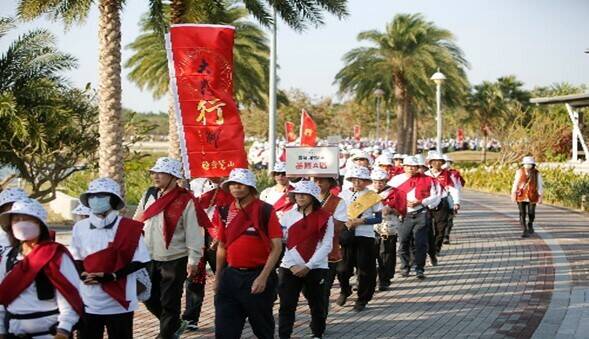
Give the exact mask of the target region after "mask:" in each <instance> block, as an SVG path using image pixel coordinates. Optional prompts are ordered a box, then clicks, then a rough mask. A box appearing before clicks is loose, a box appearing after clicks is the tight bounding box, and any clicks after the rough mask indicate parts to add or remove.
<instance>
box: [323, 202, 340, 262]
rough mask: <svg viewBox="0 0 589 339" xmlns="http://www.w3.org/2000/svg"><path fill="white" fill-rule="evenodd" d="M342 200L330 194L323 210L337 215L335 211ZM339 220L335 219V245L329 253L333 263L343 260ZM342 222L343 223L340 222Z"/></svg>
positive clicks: (333, 244)
mask: <svg viewBox="0 0 589 339" xmlns="http://www.w3.org/2000/svg"><path fill="white" fill-rule="evenodd" d="M341 200H342V198H340V197H338V196H336V195H333V194H330V195H329V197H328V198H327V201H326V202H325V203H324V204H323V207H322V208H323V210H324V211H326V212H327V213H329V215H331V216H333V213H335V210H336V209H337V206H338V205H339V202H340V201H341ZM336 222H337V220H335V219H333V224H334V228H333V243H332V247H331V252H329V257H328V258H329V261H331V262H336V261H340V260H342V250H341V248H340V243H339V236H340V229H339V228H338V227H335V226H337V225H336ZM340 222H341V221H340Z"/></svg>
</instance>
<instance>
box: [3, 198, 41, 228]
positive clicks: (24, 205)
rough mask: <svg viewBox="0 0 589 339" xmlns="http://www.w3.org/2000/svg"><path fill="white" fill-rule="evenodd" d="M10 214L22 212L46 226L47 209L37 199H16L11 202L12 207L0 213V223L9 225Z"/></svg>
mask: <svg viewBox="0 0 589 339" xmlns="http://www.w3.org/2000/svg"><path fill="white" fill-rule="evenodd" d="M12 214H23V215H28V216H31V217H34V218H37V220H39V221H40V222H41V223H42V224H43V225H45V227H47V211H45V208H43V205H41V204H40V203H39V202H38V201H37V200H34V199H31V198H26V199H21V200H17V201H15V202H14V204H12V208H11V209H10V210H9V211H6V212H4V213H2V214H0V224H1V225H9V223H10V216H11V215H12Z"/></svg>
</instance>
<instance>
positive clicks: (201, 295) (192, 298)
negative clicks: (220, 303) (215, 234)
mask: <svg viewBox="0 0 589 339" xmlns="http://www.w3.org/2000/svg"><path fill="white" fill-rule="evenodd" d="M210 243H211V239H210V236H209V235H208V233H207V234H206V235H205V246H206V247H205V248H206V250H205V258H206V261H207V264H209V267H210V268H211V271H213V273H214V272H215V271H216V268H217V267H216V266H217V251H215V250H212V249H210V248H209V246H210ZM205 268H206V266H205ZM185 289H186V308H185V309H184V313H183V314H182V319H184V320H188V321H194V322H195V323H197V324H198V320H199V319H200V312H201V310H202V304H203V302H204V299H205V284H199V283H195V282H193V281H191V280H188V279H187V280H186V283H185Z"/></svg>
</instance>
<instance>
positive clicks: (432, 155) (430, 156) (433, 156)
mask: <svg viewBox="0 0 589 339" xmlns="http://www.w3.org/2000/svg"><path fill="white" fill-rule="evenodd" d="M432 160H443V161H446V159H444V156H443V155H442V154H441V153H440V152H437V151H429V152H428V153H427V162H430V161H432Z"/></svg>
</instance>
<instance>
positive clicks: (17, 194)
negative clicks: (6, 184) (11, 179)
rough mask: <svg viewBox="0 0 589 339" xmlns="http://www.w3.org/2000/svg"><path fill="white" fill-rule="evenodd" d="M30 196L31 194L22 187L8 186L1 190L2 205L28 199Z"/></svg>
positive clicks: (0, 200) (0, 204)
mask: <svg viewBox="0 0 589 339" xmlns="http://www.w3.org/2000/svg"><path fill="white" fill-rule="evenodd" d="M28 197H29V196H28V195H27V193H26V192H25V191H23V190H21V189H20V188H8V189H5V190H4V191H2V192H0V206H3V205H6V204H10V203H12V202H15V201H18V200H22V199H26V198H28Z"/></svg>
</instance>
